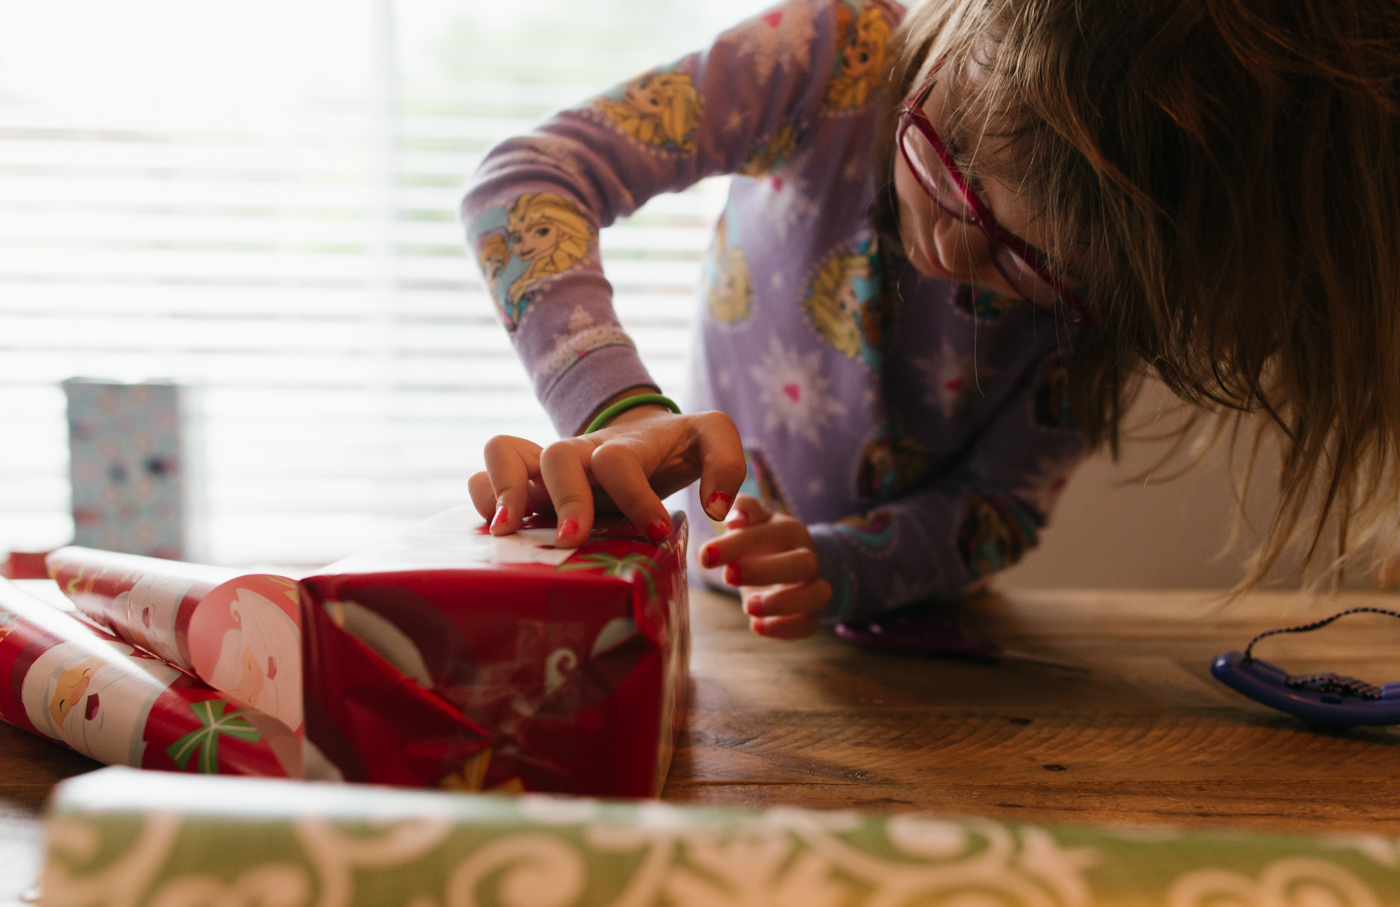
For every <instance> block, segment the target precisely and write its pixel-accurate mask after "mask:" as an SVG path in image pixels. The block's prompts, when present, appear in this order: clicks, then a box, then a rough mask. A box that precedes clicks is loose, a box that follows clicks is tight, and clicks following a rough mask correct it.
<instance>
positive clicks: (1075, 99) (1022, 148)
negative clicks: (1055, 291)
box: [890, 0, 1400, 585]
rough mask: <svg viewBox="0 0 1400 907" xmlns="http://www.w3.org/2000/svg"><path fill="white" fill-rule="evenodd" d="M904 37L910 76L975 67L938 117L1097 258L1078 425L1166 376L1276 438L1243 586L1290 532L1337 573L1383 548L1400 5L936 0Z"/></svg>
mask: <svg viewBox="0 0 1400 907" xmlns="http://www.w3.org/2000/svg"><path fill="white" fill-rule="evenodd" d="M896 40H897V41H898V42H899V44H900V54H899V59H898V63H897V64H896V69H895V73H894V79H895V81H896V85H897V87H898V97H900V98H902V97H904V96H905V95H906V94H907V93H908V92H909V91H910V90H911V86H912V85H913V84H914V80H915V79H916V78H918V77H919V76H920V75H922V74H923V73H926V72H927V71H928V70H929V68H930V67H931V65H933V62H934V61H941V63H940V69H939V78H944V77H945V75H944V73H946V78H949V79H952V80H959V79H964V80H965V75H964V74H966V73H968V72H970V71H971V68H972V67H979V68H980V72H979V78H978V80H977V86H976V88H975V90H973V89H971V88H969V87H968V86H967V85H966V82H965V81H964V84H963V88H964V89H965V90H960V91H956V92H955V95H956V97H957V98H958V99H959V100H958V103H957V104H956V105H954V106H953V109H952V111H951V113H950V120H951V122H950V123H947V124H944V126H945V128H949V129H952V130H962V131H964V132H966V133H971V134H977V135H982V136H985V137H989V138H991V139H993V141H987V142H981V143H978V146H979V147H980V150H981V151H983V152H985V151H996V152H997V154H996V155H995V156H996V158H997V160H998V161H999V162H1000V163H1001V165H1002V166H1003V167H1005V164H1006V161H1007V160H1008V159H1009V160H1011V161H1012V162H1013V167H1012V168H1011V169H1013V170H1015V171H1016V172H1017V174H1018V176H1017V178H1018V179H1020V180H1022V181H1023V183H1022V185H1024V186H1025V187H1027V200H1028V201H1029V203H1030V204H1031V205H1032V206H1033V207H1034V209H1035V210H1036V212H1037V214H1038V216H1040V217H1043V218H1045V219H1046V223H1047V224H1048V225H1049V227H1050V228H1049V229H1047V230H1046V231H1045V232H1046V233H1047V235H1049V236H1051V238H1052V239H1051V242H1050V248H1048V249H1046V251H1047V252H1048V253H1049V254H1050V256H1051V258H1052V259H1058V260H1060V261H1071V260H1076V259H1077V260H1081V261H1083V262H1085V263H1086V266H1085V268H1084V274H1083V276H1084V277H1085V278H1086V279H1087V281H1088V286H1087V287H1086V289H1085V291H1084V293H1083V295H1084V297H1085V298H1086V299H1088V300H1089V301H1090V304H1091V305H1092V306H1093V308H1094V309H1095V315H1096V318H1097V320H1098V324H1097V326H1096V327H1094V328H1092V329H1090V330H1087V331H1084V332H1081V333H1080V334H1079V335H1078V336H1077V337H1076V338H1075V340H1074V355H1073V364H1072V368H1071V374H1072V386H1073V402H1074V407H1075V418H1076V420H1077V421H1078V422H1079V423H1080V424H1081V425H1083V426H1085V428H1086V431H1087V432H1088V434H1089V437H1090V439H1091V440H1092V441H1094V442H1095V443H1096V444H1099V443H1108V444H1110V445H1112V446H1113V447H1114V449H1115V451H1116V448H1117V443H1118V439H1119V435H1120V431H1121V429H1122V419H1123V414H1124V412H1125V411H1126V409H1127V406H1128V404H1129V403H1130V402H1131V398H1132V396H1133V394H1134V392H1135V388H1136V387H1138V386H1139V385H1140V380H1141V378H1142V377H1143V376H1144V375H1147V374H1151V373H1155V374H1156V375H1157V376H1159V377H1160V379H1161V380H1162V381H1163V382H1164V383H1165V385H1166V386H1167V387H1168V388H1170V389H1171V390H1172V391H1173V392H1174V393H1175V394H1177V395H1178V396H1179V397H1180V398H1181V399H1183V400H1185V401H1188V402H1189V403H1191V404H1195V405H1197V406H1199V407H1200V411H1201V412H1202V413H1206V414H1213V415H1214V416H1215V417H1216V420H1217V428H1219V429H1221V430H1222V431H1221V432H1218V433H1217V434H1219V433H1224V434H1237V433H1238V432H1237V430H1238V428H1239V427H1240V425H1241V424H1244V423H1245V422H1247V421H1249V420H1254V421H1257V422H1258V423H1259V424H1261V425H1264V426H1265V427H1267V428H1268V429H1270V430H1275V431H1276V432H1277V433H1278V435H1279V436H1280V444H1281V450H1282V464H1281V479H1280V489H1279V491H1280V495H1279V507H1278V510H1277V512H1276V514H1275V517H1274V519H1273V522H1272V524H1271V525H1270V527H1269V530H1268V535H1267V537H1266V539H1265V541H1264V544H1263V546H1262V547H1261V549H1260V552H1259V555H1258V557H1257V558H1256V561H1255V565H1254V569H1253V571H1252V573H1251V575H1250V576H1249V577H1248V579H1247V580H1246V584H1250V585H1252V584H1253V583H1254V582H1256V581H1257V580H1258V579H1259V578H1260V577H1262V576H1263V575H1264V574H1265V573H1266V572H1267V571H1268V570H1269V569H1270V568H1271V567H1272V566H1273V565H1274V564H1275V563H1276V562H1277V561H1278V560H1279V558H1280V557H1281V555H1283V554H1284V552H1285V551H1286V550H1288V549H1289V546H1290V544H1291V543H1294V542H1299V543H1301V546H1302V552H1301V553H1302V555H1303V557H1302V559H1301V563H1304V564H1311V565H1313V566H1314V567H1321V568H1324V569H1323V572H1326V569H1327V568H1340V567H1341V566H1343V565H1344V564H1346V563H1347V562H1348V561H1351V560H1355V559H1357V558H1358V554H1357V552H1358V551H1360V552H1362V553H1363V555H1365V554H1369V555H1370V556H1378V555H1381V554H1383V553H1385V552H1386V549H1385V548H1384V547H1381V546H1380V545H1379V544H1378V543H1386V544H1390V545H1393V542H1394V539H1395V538H1396V528H1397V523H1400V472H1398V471H1397V453H1400V3H1396V2H1395V0H926V2H924V3H922V4H919V5H917V6H916V7H915V8H914V9H912V10H911V11H910V13H909V14H908V16H907V17H906V19H905V21H904V24H903V25H902V27H901V29H900V32H899V33H898V35H897V36H896ZM890 147H893V146H892V145H891V146H890ZM979 147H973V148H971V149H967V150H966V151H965V153H966V154H967V155H968V158H969V160H968V162H967V163H968V165H969V167H971V168H973V169H974V170H975V169H976V168H977V167H978V164H979V161H978V159H977V158H978V154H979ZM991 157H992V155H986V154H984V155H983V158H984V160H983V163H984V164H986V165H987V166H991V165H992V164H993V162H992V161H991V160H990V158H991ZM1256 417H1260V418H1256ZM1248 446H1249V447H1250V448H1251V449H1252V450H1253V451H1257V450H1258V449H1259V444H1258V440H1257V439H1256V441H1255V442H1254V443H1253V444H1250V445H1248ZM1250 456H1251V462H1250V468H1251V469H1252V466H1253V463H1252V457H1253V456H1254V454H1253V453H1251V455H1250Z"/></svg>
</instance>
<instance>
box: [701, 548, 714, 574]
mask: <svg viewBox="0 0 1400 907" xmlns="http://www.w3.org/2000/svg"><path fill="white" fill-rule="evenodd" d="M714 565H715V549H713V548H701V549H700V566H701V567H704V568H705V569H707V570H708V569H709V568H711V567H713V566H714Z"/></svg>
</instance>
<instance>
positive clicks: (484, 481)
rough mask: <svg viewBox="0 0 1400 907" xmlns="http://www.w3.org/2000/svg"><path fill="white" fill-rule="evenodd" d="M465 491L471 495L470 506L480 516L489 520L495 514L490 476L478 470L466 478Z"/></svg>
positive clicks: (494, 496) (494, 494)
mask: <svg viewBox="0 0 1400 907" xmlns="http://www.w3.org/2000/svg"><path fill="white" fill-rule="evenodd" d="M467 491H468V492H469V493H470V494H471V496H472V506H473V507H475V508H476V512H477V513H479V514H481V518H482V519H484V520H489V519H491V517H493V516H495V515H496V492H495V491H494V490H493V489H492V488H491V478H490V476H488V475H486V473H484V472H478V473H476V474H475V475H473V476H472V477H471V478H470V479H468V480H467Z"/></svg>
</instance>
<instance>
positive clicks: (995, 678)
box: [0, 592, 1400, 907]
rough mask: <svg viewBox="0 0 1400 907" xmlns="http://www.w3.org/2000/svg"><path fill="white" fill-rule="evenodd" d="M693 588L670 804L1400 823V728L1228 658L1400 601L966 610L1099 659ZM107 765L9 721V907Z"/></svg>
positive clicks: (990, 599)
mask: <svg viewBox="0 0 1400 907" xmlns="http://www.w3.org/2000/svg"><path fill="white" fill-rule="evenodd" d="M692 601H693V613H694V621H695V630H694V651H693V656H692V676H693V688H692V690H693V697H692V704H693V708H692V711H691V715H690V719H689V722H688V727H687V729H686V732H685V735H684V737H683V739H682V741H681V746H680V749H679V750H678V752H677V753H676V759H675V762H674V764H673V766H672V769H671V777H670V782H669V784H668V785H667V787H666V792H665V797H666V798H667V799H669V800H674V801H679V802H690V803H711V804H725V805H742V806H765V805H769V804H778V803H786V804H798V805H803V806H813V807H834V808H862V809H871V810H933V811H939V812H950V813H962V814H975V815H984V816H994V817H997V818H1002V819H1015V820H1034V821H1047V822H1066V823H1101V822H1114V823H1122V822H1130V823H1136V824H1159V825H1160V824H1176V825H1195V826H1203V825H1211V826H1220V827H1242V828H1254V829H1268V830H1282V829H1294V830H1322V829H1327V830H1338V829H1357V830H1360V829H1365V830H1369V831H1373V832H1379V833H1387V834H1396V835H1400V730H1389V729H1383V730H1374V729H1372V730H1354V731H1349V732H1344V733H1334V732H1323V731H1317V730H1311V729H1308V728H1306V727H1305V726H1303V725H1302V724H1300V723H1298V722H1296V721H1294V720H1293V719H1291V718H1288V717H1286V716H1283V715H1280V714H1278V713H1276V712H1273V711H1271V710H1269V709H1266V708H1264V707H1262V706H1258V705H1255V704H1254V703H1252V702H1249V701H1248V700H1245V699H1243V698H1241V697H1239V696H1237V695H1236V694H1235V693H1233V692H1231V691H1230V690H1228V689H1226V688H1224V687H1223V686H1221V685H1219V684H1218V683H1216V682H1215V681H1214V680H1212V679H1211V678H1210V676H1209V672H1208V668H1207V666H1208V664H1209V661H1210V658H1211V656H1213V655H1215V654H1216V653H1218V652H1222V651H1226V650H1228V649H1233V648H1241V647H1242V646H1243V645H1244V644H1245V643H1246V642H1247V641H1248V639H1249V638H1250V637H1251V636H1252V635H1254V633H1256V632H1258V631H1259V630H1262V629H1267V628H1270V627H1276V626H1284V625H1290V624H1296V623H1302V622H1304V621H1306V620H1309V619H1313V618H1316V617H1318V616H1323V615H1326V614H1329V613H1332V612H1333V611H1336V610H1340V609H1341V608H1343V607H1354V606H1357V605H1375V606H1379V607H1391V606H1393V605H1394V604H1396V603H1395V602H1394V600H1393V599H1392V598H1389V597H1384V596H1364V595H1346V596H1342V597H1340V598H1335V599H1326V600H1323V601H1320V602H1313V603H1308V602H1306V601H1303V600H1300V599H1298V598H1296V597H1294V596H1291V595H1270V594H1261V595H1255V596H1252V597H1250V598H1247V599H1245V600H1243V601H1241V602H1239V603H1237V604H1234V605H1232V606H1223V605H1221V604H1220V601H1219V598H1218V597H1216V598H1214V599H1212V598H1209V597H1206V596H1202V595H1200V594H1198V593H1170V592H1152V593H1145V592H1053V593H1051V592H1045V593H1024V592H1022V593H1016V594H1014V595H1006V596H1001V595H990V596H986V597H983V598H981V599H978V600H976V601H974V602H971V603H969V604H968V605H966V606H965V607H963V608H962V609H961V610H960V613H961V614H962V616H963V618H964V621H965V623H966V625H967V626H968V627H970V628H971V629H973V630H974V631H976V632H978V633H980V634H983V635H986V636H989V637H991V638H994V639H997V640H998V641H1000V642H1002V643H1004V644H1006V645H1007V646H1009V647H1014V648H1017V649H1022V650H1027V651H1034V652H1037V653H1039V654H1042V655H1047V656H1051V657H1054V658H1058V659H1061V660H1064V661H1069V662H1074V663H1078V664H1082V665H1085V666H1088V667H1090V668H1091V669H1092V670H1091V673H1089V674H1076V673H1070V672H1065V671H1059V670H1053V669H1048V668H1044V667H1038V666H1033V665H1031V664H1029V663H1015V662H1009V661H1008V662H1004V663H1002V664H1000V665H984V664H976V663H972V662H965V661H955V660H921V659H913V658H903V657H896V656H881V655H874V654H870V653H867V652H863V651H861V650H859V649H855V648H853V647H851V646H848V645H846V644H844V643H842V642H840V641H839V640H837V639H836V638H835V637H834V636H833V635H831V634H830V633H829V632H826V633H823V634H822V635H820V636H819V637H817V638H815V639H813V640H809V641H807V642H803V643H797V644H783V643H774V642H769V641H766V640H762V639H758V638H757V637H754V636H752V635H750V634H749V632H748V630H747V622H746V621H745V620H744V619H743V617H742V616H741V615H740V613H739V610H738V605H737V604H736V603H735V602H734V601H732V600H730V599H726V598H724V597H722V596H719V595H715V594H712V593H705V592H696V593H695V594H694V595H693V599H692ZM1397 651H1400V621H1395V620H1394V619H1393V618H1384V617H1375V616H1367V615H1363V616H1357V617H1350V618H1347V619H1345V620H1343V621H1341V622H1340V623H1338V624H1336V625H1334V626H1333V627H1329V628H1327V629H1325V630H1321V631H1318V632H1316V633H1312V634H1307V635H1302V636H1294V637H1285V638H1279V639H1271V640H1268V641H1266V642H1264V643H1262V644H1261V647H1260V649H1259V650H1258V654H1260V655H1261V656H1263V657H1264V658H1266V659H1268V660H1271V661H1276V662H1280V663H1282V664H1283V665H1285V666H1286V667H1288V668H1289V669H1290V670H1294V671H1304V670H1323V669H1328V670H1336V671H1340V672H1343V673H1348V674H1352V675H1354V676H1359V677H1361V678H1362V679H1366V680H1370V681H1372V682H1381V681H1388V680H1400V665H1397V664H1396V662H1397V658H1396V657H1395V654H1394V653H1396V652H1397ZM96 767H97V766H96V764H95V763H93V762H91V761H89V760H87V759H84V758H83V757H81V756H77V755H75V754H73V753H70V752H68V751H67V750H64V749H62V748H60V747H58V746H56V745H53V744H50V743H47V742H45V741H42V740H39V739H37V738H34V737H31V736H29V735H27V734H24V733H22V732H20V731H18V730H15V729H14V728H11V727H9V726H7V725H0V907H13V905H14V903H15V902H16V899H17V897H18V895H19V893H20V891H22V890H23V889H24V888H25V887H26V886H27V885H28V884H29V883H30V882H31V881H32V879H33V877H34V874H35V872H36V870H37V867H38V865H39V858H40V847H41V829H40V820H39V816H40V811H41V809H42V805H43V801H44V798H45V797H46V796H47V795H48V792H49V790H50V789H51V788H52V786H53V785H54V784H55V783H57V782H58V781H60V780H61V779H63V778H66V777H69V776H71V775H75V774H79V773H81V772H85V771H88V770H90V769H93V768H96Z"/></svg>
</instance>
